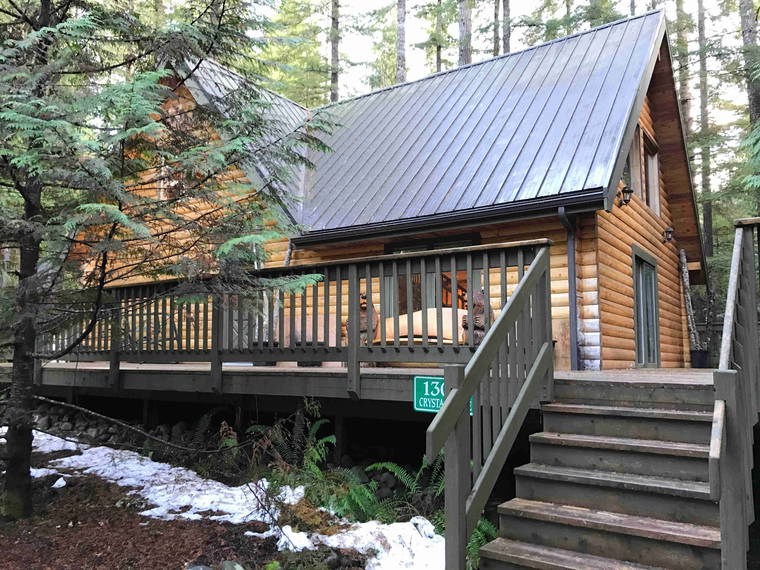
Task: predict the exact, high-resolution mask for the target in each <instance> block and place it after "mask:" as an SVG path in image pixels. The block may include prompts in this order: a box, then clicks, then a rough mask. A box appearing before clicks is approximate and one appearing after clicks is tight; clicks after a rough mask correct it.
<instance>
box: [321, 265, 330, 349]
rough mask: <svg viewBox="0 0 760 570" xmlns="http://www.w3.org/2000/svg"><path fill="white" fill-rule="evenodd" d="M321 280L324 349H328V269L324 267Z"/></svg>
mask: <svg viewBox="0 0 760 570" xmlns="http://www.w3.org/2000/svg"><path fill="white" fill-rule="evenodd" d="M323 275H324V278H323V280H322V308H323V309H322V313H323V314H322V321H323V327H324V330H323V331H322V332H323V334H324V343H325V347H330V346H331V345H332V342H331V341H330V268H329V267H325V270H324V273H323Z"/></svg>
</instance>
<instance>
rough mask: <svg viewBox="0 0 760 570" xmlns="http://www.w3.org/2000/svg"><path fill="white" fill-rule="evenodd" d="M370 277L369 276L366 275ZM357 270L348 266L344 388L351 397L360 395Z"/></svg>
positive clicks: (353, 266) (352, 265)
mask: <svg viewBox="0 0 760 570" xmlns="http://www.w3.org/2000/svg"><path fill="white" fill-rule="evenodd" d="M367 279H371V277H369V276H368V277H367ZM359 295H360V292H359V271H358V269H357V265H356V264H355V263H352V264H351V265H349V266H348V326H347V330H346V335H347V336H348V349H347V358H346V368H347V375H348V379H347V386H346V390H347V391H348V394H349V396H350V397H351V398H354V399H358V398H359V397H360V395H361V378H360V377H359V374H360V370H359V344H360V341H361V336H360V331H359Z"/></svg>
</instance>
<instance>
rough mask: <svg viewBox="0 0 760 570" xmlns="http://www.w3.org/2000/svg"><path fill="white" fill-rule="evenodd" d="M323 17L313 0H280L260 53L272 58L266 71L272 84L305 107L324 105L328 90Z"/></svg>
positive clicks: (267, 60)
mask: <svg viewBox="0 0 760 570" xmlns="http://www.w3.org/2000/svg"><path fill="white" fill-rule="evenodd" d="M322 18H323V14H321V13H320V7H319V6H318V5H317V4H316V3H315V2H314V1H313V0H282V2H281V4H280V5H279V7H278V10H277V13H276V15H275V16H274V17H273V20H272V24H273V34H272V35H270V36H269V37H270V43H269V44H268V45H267V46H266V49H265V50H264V52H263V54H262V56H261V57H262V59H263V60H264V61H266V62H271V66H270V67H269V68H268V69H267V70H266V71H265V74H266V75H267V76H268V77H269V78H271V79H272V80H273V84H272V88H273V89H274V90H275V91H277V92H278V93H280V94H282V95H284V96H285V97H288V98H289V99H292V100H293V101H296V102H297V103H300V104H301V105H303V106H305V107H318V106H320V105H323V104H324V103H326V102H327V100H328V95H329V92H330V85H329V65H328V62H327V60H326V58H325V56H324V55H323V51H324V50H322V46H321V42H322V39H323V26H322V22H321V21H320V20H322Z"/></svg>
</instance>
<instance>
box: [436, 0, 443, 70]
mask: <svg viewBox="0 0 760 570" xmlns="http://www.w3.org/2000/svg"><path fill="white" fill-rule="evenodd" d="M442 9H443V6H442V0H438V7H437V9H436V12H435V37H436V44H435V71H436V73H440V72H441V67H442V60H443V57H442V55H443V54H442V52H443V46H442V45H441V34H442V33H443V25H442V24H441V10H442Z"/></svg>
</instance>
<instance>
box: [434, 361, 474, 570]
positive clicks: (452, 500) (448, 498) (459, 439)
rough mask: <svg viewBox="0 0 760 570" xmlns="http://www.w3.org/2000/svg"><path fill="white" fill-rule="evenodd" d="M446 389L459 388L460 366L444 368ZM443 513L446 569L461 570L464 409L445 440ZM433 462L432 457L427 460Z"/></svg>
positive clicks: (466, 440)
mask: <svg viewBox="0 0 760 570" xmlns="http://www.w3.org/2000/svg"><path fill="white" fill-rule="evenodd" d="M443 374H444V382H445V386H446V390H447V391H449V390H452V389H459V388H460V387H461V385H462V382H463V381H464V366H462V365H451V366H445V367H444V371H443ZM444 450H445V451H444V453H445V478H446V480H445V512H446V570H464V569H465V565H466V558H467V516H466V514H467V494H468V493H469V492H470V417H469V413H468V410H467V408H465V409H464V410H463V411H462V414H461V415H460V416H459V418H458V419H457V422H456V425H455V426H454V430H453V431H452V432H451V434H450V435H449V437H448V439H447V440H446V445H445V447H444ZM428 460H429V461H433V460H434V458H433V457H429V458H428Z"/></svg>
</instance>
